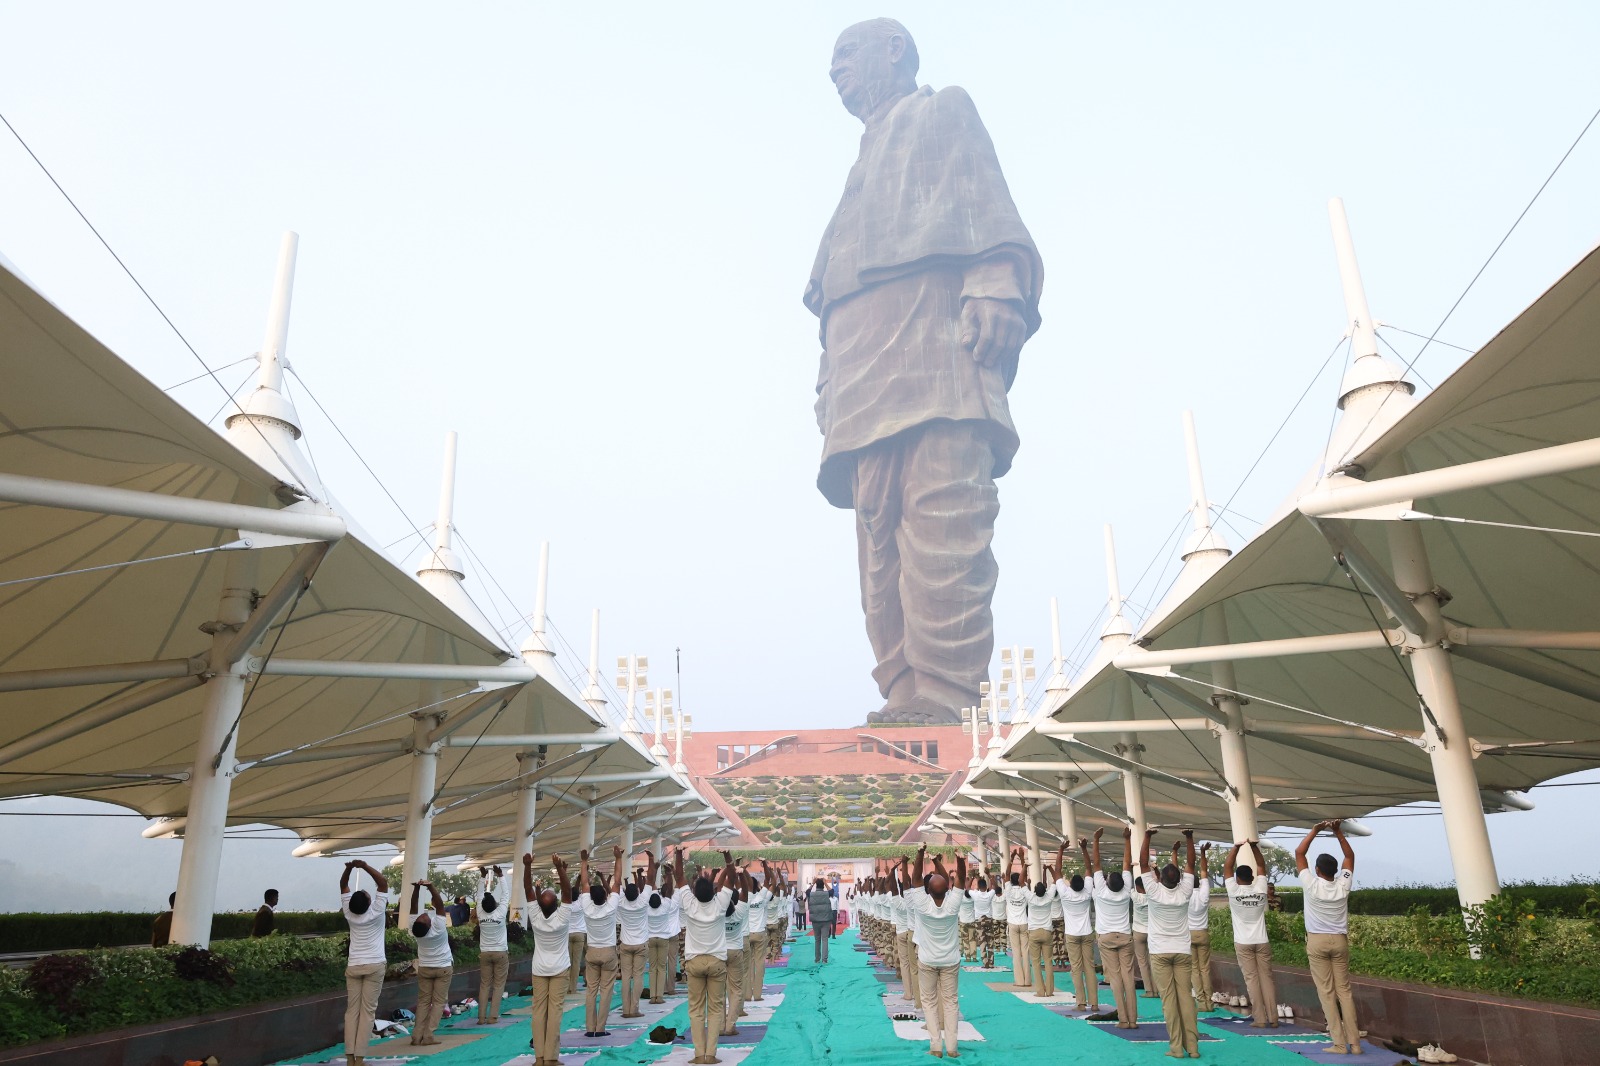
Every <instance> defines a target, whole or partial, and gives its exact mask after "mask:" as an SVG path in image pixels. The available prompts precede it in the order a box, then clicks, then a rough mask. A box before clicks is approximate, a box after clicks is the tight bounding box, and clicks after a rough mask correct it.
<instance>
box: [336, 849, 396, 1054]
mask: <svg viewBox="0 0 1600 1066" xmlns="http://www.w3.org/2000/svg"><path fill="white" fill-rule="evenodd" d="M357 869H360V870H365V871H366V872H367V873H368V874H369V875H370V876H371V877H372V884H373V887H374V891H372V892H367V891H366V890H365V889H356V890H355V891H354V892H352V891H351V890H350V872H351V871H352V870H357ZM388 892H389V882H388V881H386V880H384V876H383V874H381V873H379V872H378V871H377V870H375V869H373V868H372V867H371V866H369V865H367V864H366V863H365V862H362V861H361V860H360V859H353V860H351V861H350V862H347V863H345V864H344V873H343V874H342V875H340V877H339V909H340V910H341V911H343V912H344V920H345V922H347V923H348V924H349V926H350V958H349V960H348V961H347V963H346V965H345V968H344V987H345V995H346V996H347V997H348V1001H347V1002H346V1004H345V1008H344V1053H345V1054H344V1057H345V1066H361V1063H363V1062H365V1061H366V1055H367V1042H368V1040H369V1039H371V1037H372V1018H373V1015H375V1014H377V1012H378V996H379V995H380V994H381V993H382V992H383V970H384V967H385V966H386V965H387V962H388V956H387V955H386V954H385V953H384V950H383V917H384V910H385V909H386V908H387V907H388V906H389V896H388Z"/></svg>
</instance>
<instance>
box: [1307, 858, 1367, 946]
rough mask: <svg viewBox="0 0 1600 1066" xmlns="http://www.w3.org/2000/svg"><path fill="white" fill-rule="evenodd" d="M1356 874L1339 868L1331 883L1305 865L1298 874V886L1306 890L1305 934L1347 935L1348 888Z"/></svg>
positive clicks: (1348, 930)
mask: <svg viewBox="0 0 1600 1066" xmlns="http://www.w3.org/2000/svg"><path fill="white" fill-rule="evenodd" d="M1354 878H1355V875H1354V874H1353V873H1352V872H1351V871H1349V870H1346V869H1344V868H1343V867H1341V868H1340V869H1339V872H1338V873H1337V874H1335V875H1334V878H1333V880H1332V881H1327V880H1324V879H1323V878H1322V877H1320V876H1318V874H1317V871H1316V870H1315V869H1313V868H1312V867H1310V866H1308V867H1306V868H1305V869H1304V870H1301V871H1300V886H1301V887H1302V888H1304V889H1305V901H1306V902H1305V909H1306V914H1305V917H1306V932H1307V933H1332V934H1335V935H1341V934H1347V933H1349V932H1350V886H1351V884H1352V882H1353V881H1354Z"/></svg>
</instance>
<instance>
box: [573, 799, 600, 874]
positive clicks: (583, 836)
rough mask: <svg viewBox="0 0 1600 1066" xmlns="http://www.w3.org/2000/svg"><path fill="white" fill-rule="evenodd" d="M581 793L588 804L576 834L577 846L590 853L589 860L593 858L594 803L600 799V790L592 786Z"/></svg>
mask: <svg viewBox="0 0 1600 1066" xmlns="http://www.w3.org/2000/svg"><path fill="white" fill-rule="evenodd" d="M583 791H584V796H585V798H586V799H588V801H589V803H588V805H587V806H586V807H584V809H583V828H582V829H581V830H580V831H579V834H578V846H579V847H580V848H583V849H584V850H586V851H589V852H590V853H591V854H590V855H589V858H590V859H593V858H594V857H595V856H594V855H593V851H594V818H595V810H596V808H595V801H596V800H597V799H599V797H600V790H599V789H598V788H596V787H595V786H594V785H590V786H589V787H588V788H586V789H584V790H583Z"/></svg>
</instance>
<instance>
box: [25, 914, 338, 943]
mask: <svg viewBox="0 0 1600 1066" xmlns="http://www.w3.org/2000/svg"><path fill="white" fill-rule="evenodd" d="M255 918H256V916H255V912H254V911H251V912H249V913H237V912H233V913H227V914H218V915H216V916H215V917H213V918H212V919H211V939H213V940H242V939H244V938H246V937H248V936H249V935H250V926H251V925H252V924H253V923H254V922H255ZM154 921H155V915H153V914H138V913H131V912H127V911H93V912H90V913H86V914H0V953H7V952H14V951H69V950H72V949H76V948H121V947H127V946H129V945H133V944H148V943H150V926H151V924H152V923H153V922H154ZM274 924H275V927H276V929H277V931H278V932H280V933H284V934H287V935H290V936H296V935H299V934H301V933H337V932H341V931H343V929H344V919H343V918H342V917H341V916H340V914H339V912H338V911H279V912H278V915H277V921H276V922H275V923H274Z"/></svg>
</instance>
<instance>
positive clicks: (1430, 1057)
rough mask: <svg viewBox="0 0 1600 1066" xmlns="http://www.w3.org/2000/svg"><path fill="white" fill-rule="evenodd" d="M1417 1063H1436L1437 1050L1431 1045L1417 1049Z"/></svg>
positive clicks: (1437, 1059) (1437, 1057)
mask: <svg viewBox="0 0 1600 1066" xmlns="http://www.w3.org/2000/svg"><path fill="white" fill-rule="evenodd" d="M1417 1061H1418V1062H1438V1061H1439V1049H1438V1048H1436V1047H1434V1046H1433V1045H1432V1044H1423V1045H1422V1046H1421V1047H1419V1048H1417Z"/></svg>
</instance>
